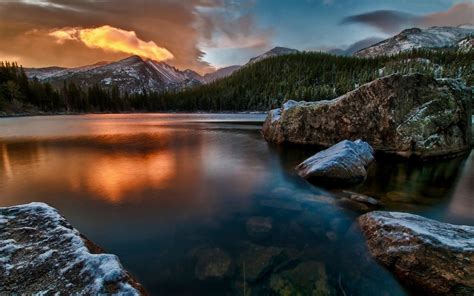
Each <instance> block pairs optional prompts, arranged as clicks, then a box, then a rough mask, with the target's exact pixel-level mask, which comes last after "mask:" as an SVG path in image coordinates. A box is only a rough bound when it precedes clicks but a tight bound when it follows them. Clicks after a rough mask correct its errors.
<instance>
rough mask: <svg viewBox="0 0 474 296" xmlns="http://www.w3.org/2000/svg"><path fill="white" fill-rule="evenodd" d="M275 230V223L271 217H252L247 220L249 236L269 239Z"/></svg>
mask: <svg viewBox="0 0 474 296" xmlns="http://www.w3.org/2000/svg"><path fill="white" fill-rule="evenodd" d="M272 228H273V221H272V218H270V217H260V216H258V217H257V216H256V217H251V218H249V219H248V220H247V223H246V229H247V233H248V235H249V236H251V237H253V238H256V239H262V238H265V237H268V236H269V235H270V233H271V231H272Z"/></svg>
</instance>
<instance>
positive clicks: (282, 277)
mask: <svg viewBox="0 0 474 296" xmlns="http://www.w3.org/2000/svg"><path fill="white" fill-rule="evenodd" d="M270 288H271V289H272V290H273V292H274V293H275V294H276V295H321V296H323V295H334V291H333V290H332V289H331V287H330V285H329V284H328V278H327V274H326V268H325V266H324V264H322V263H320V262H317V261H306V262H302V263H300V264H298V265H297V266H296V267H295V268H293V269H290V270H285V271H282V272H280V273H277V274H274V275H272V277H271V279H270Z"/></svg>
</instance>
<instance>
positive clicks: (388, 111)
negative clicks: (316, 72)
mask: <svg viewBox="0 0 474 296" xmlns="http://www.w3.org/2000/svg"><path fill="white" fill-rule="evenodd" d="M470 95H471V94H470V92H469V91H468V90H467V88H466V87H465V86H464V85H463V84H462V83H461V82H459V81H458V80H453V79H438V80H436V79H434V78H431V77H428V76H425V75H421V74H410V75H404V76H402V75H398V74H395V75H390V76H387V77H384V78H380V79H377V80H374V81H372V82H370V83H367V84H364V85H362V86H361V87H359V88H357V89H356V90H354V91H351V92H349V93H347V94H345V95H343V96H340V97H339V98H336V99H334V100H329V101H319V102H298V103H296V102H292V103H291V104H287V105H288V106H283V107H282V108H281V109H276V110H273V111H271V112H270V113H269V114H268V116H267V119H266V121H265V123H264V125H263V130H262V132H263V135H264V137H265V139H266V140H267V141H270V142H275V143H284V142H288V143H297V144H313V145H320V146H325V147H329V146H331V145H334V144H336V143H338V142H340V141H342V140H345V139H364V141H367V142H368V143H369V144H370V145H371V146H372V147H374V149H375V150H377V151H383V152H387V153H395V154H398V155H402V156H405V157H409V156H412V155H413V156H417V157H420V158H427V157H434V156H450V155H453V154H459V153H462V152H466V151H469V149H470V145H471V136H470V133H471V106H470Z"/></svg>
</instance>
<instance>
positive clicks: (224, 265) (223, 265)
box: [194, 248, 232, 280]
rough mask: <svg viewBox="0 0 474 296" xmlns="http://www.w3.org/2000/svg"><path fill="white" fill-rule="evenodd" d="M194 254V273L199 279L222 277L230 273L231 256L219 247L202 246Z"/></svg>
mask: <svg viewBox="0 0 474 296" xmlns="http://www.w3.org/2000/svg"><path fill="white" fill-rule="evenodd" d="M195 256H196V258H197V262H196V267H195V269H194V273H195V275H196V277H197V278H198V279H199V280H207V279H223V278H224V277H226V276H230V275H231V273H232V258H231V257H230V256H229V255H228V254H227V253H226V252H224V251H223V250H221V249H220V248H203V249H200V250H197V251H196V253H195Z"/></svg>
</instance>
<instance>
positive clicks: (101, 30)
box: [49, 26, 174, 61]
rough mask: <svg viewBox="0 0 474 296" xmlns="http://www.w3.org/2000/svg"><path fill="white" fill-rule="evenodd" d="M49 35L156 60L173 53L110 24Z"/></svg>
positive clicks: (58, 40)
mask: <svg viewBox="0 0 474 296" xmlns="http://www.w3.org/2000/svg"><path fill="white" fill-rule="evenodd" d="M49 36H52V37H54V38H56V41H57V42H58V43H59V44H64V43H65V42H66V41H79V42H82V43H83V44H84V45H86V46H87V47H89V48H99V49H103V50H105V51H111V52H120V53H126V54H134V55H139V56H141V57H144V58H149V59H152V60H156V61H165V60H169V59H172V58H173V57H174V56H173V54H172V53H171V52H170V51H169V50H168V49H166V48H164V47H160V46H158V45H156V43H155V42H153V41H148V42H146V41H143V40H141V39H140V38H138V36H137V34H136V33H135V32H134V31H125V30H122V29H119V28H115V27H112V26H102V27H97V28H80V27H75V28H62V29H59V30H53V31H51V32H50V33H49Z"/></svg>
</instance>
